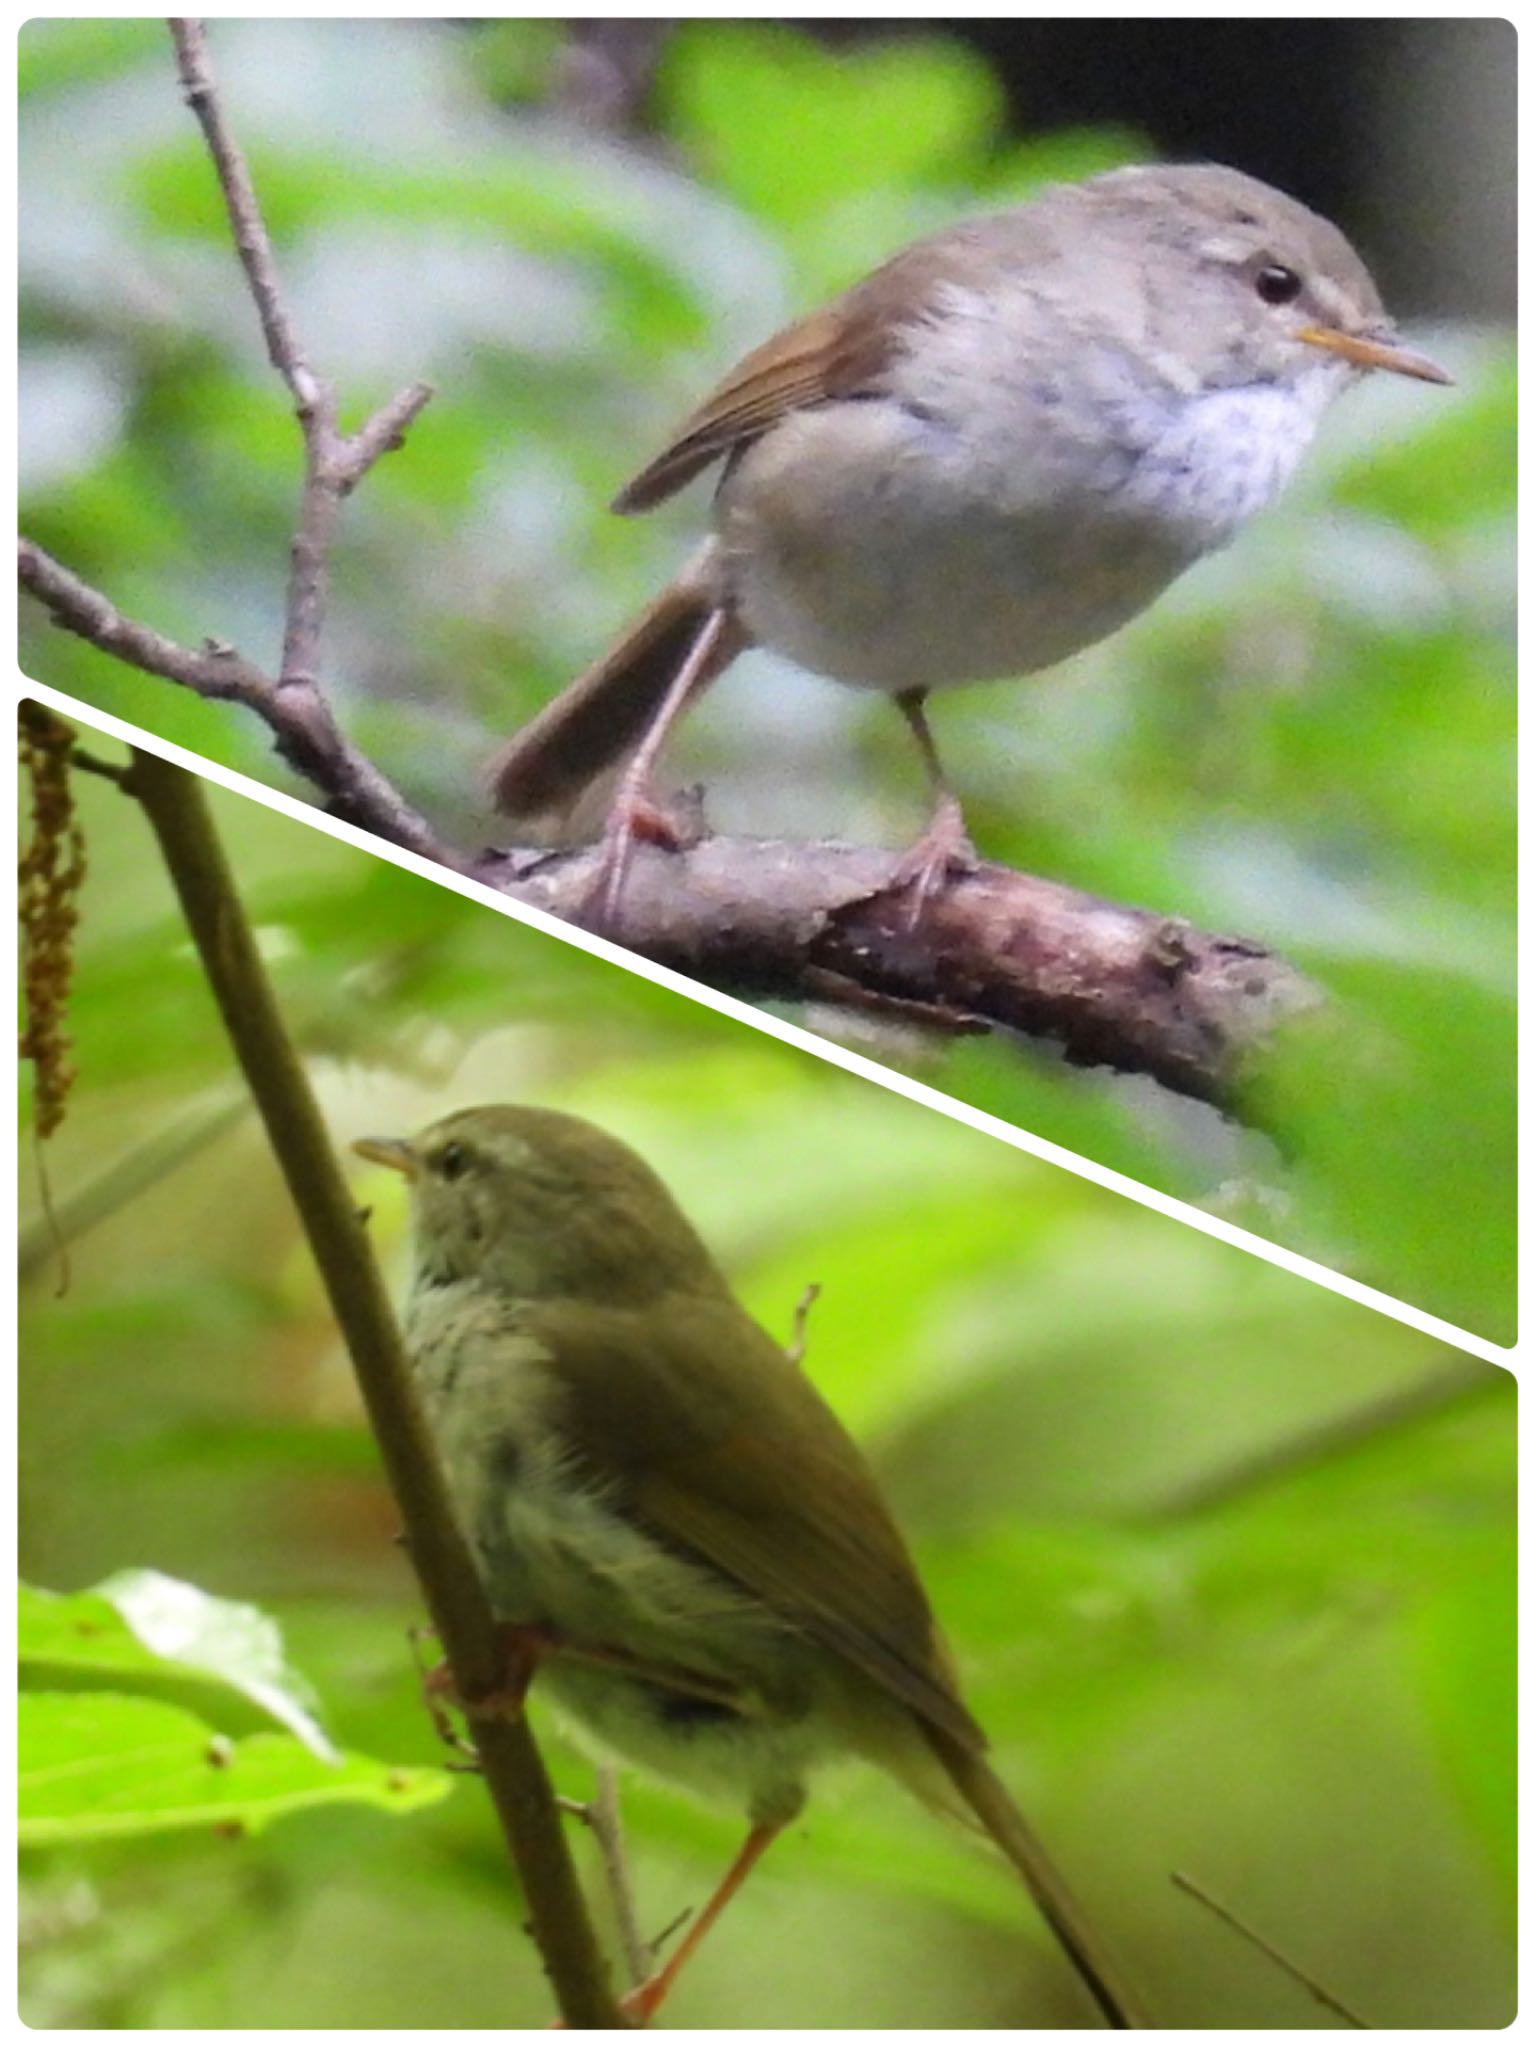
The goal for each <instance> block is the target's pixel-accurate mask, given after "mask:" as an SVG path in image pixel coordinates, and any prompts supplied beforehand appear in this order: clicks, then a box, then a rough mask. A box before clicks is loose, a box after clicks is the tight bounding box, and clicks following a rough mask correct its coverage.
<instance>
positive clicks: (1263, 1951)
mask: <svg viewBox="0 0 1536 2048" xmlns="http://www.w3.org/2000/svg"><path fill="white" fill-rule="evenodd" d="M1168 1876H1169V1880H1170V1882H1171V1883H1172V1884H1174V1885H1175V1886H1176V1887H1177V1888H1178V1890H1179V1891H1181V1892H1187V1893H1188V1894H1189V1896H1190V1897H1191V1898H1192V1899H1198V1900H1199V1902H1200V1904H1201V1905H1202V1906H1204V1907H1205V1909H1206V1911H1207V1912H1208V1913H1214V1914H1215V1915H1216V1918H1217V1919H1218V1920H1220V1921H1221V1922H1222V1923H1223V1924H1224V1925H1225V1926H1227V1927H1230V1928H1231V1929H1232V1931H1233V1933H1234V1934H1240V1935H1241V1936H1242V1938H1243V1940H1244V1941H1247V1942H1251V1943H1252V1944H1253V1946H1254V1947H1255V1948H1256V1949H1257V1950H1258V1951H1259V1953H1260V1955H1263V1956H1267V1957H1268V1958H1269V1960H1270V1961H1271V1962H1272V1963H1273V1964H1274V1965H1275V1967H1276V1969H1278V1970H1283V1971H1284V1972H1285V1974H1286V1976H1287V1977H1289V1978H1290V1979H1291V1980H1292V1982H1293V1983H1296V1984H1299V1985H1300V1986H1301V1988H1302V1989H1303V1991H1306V1992H1308V1993H1310V1995H1311V1996H1312V1997H1313V1998H1315V1999H1316V2000H1317V2002H1318V2004H1319V2005H1321V2006H1325V2007H1326V2008H1327V2010H1328V2011H1329V2012H1331V2013H1333V2014H1335V2015H1336V2016H1337V2017H1338V2018H1339V2019H1341V2020H1343V2022H1344V2024H1345V2025H1346V2026H1348V2027H1358V2028H1360V2029H1361V2031H1362V2032H1365V2033H1369V2032H1370V2030H1371V2023H1370V2021H1369V2020H1363V2019H1361V2017H1360V2015H1359V2014H1358V2013H1356V2012H1351V2011H1350V2009H1349V2007H1348V2006H1347V2005H1346V2004H1345V2003H1344V2001H1343V1999H1342V1998H1339V1997H1337V1996H1336V1995H1335V1994H1334V1993H1333V1992H1332V1991H1330V1990H1329V1989H1328V1987H1327V1985H1326V1984H1319V1983H1318V1981H1317V1979H1316V1978H1315V1977H1311V1976H1309V1975H1308V1974H1307V1972H1306V1971H1305V1970H1303V1969H1302V1968H1301V1966H1300V1965H1299V1964H1298V1963H1294V1962H1292V1960H1291V1958H1290V1957H1289V1956H1288V1955H1286V1954H1285V1953H1284V1951H1283V1950H1281V1949H1278V1948H1276V1947H1275V1945H1274V1943H1273V1942H1272V1941H1266V1940H1265V1939H1264V1937H1263V1935H1262V1934H1260V1933H1259V1932H1258V1930H1257V1929H1256V1928H1253V1927H1250V1926H1249V1925H1248V1923H1247V1921H1246V1920H1240V1919H1239V1918H1238V1916H1237V1915H1236V1913H1234V1912H1232V1911H1231V1909H1230V1908H1229V1907H1227V1906H1224V1905H1222V1904H1221V1902H1220V1900H1219V1899H1213V1898H1212V1897H1211V1895H1210V1893H1209V1892H1208V1891H1206V1890H1205V1889H1204V1888H1203V1887H1202V1886H1200V1885H1198V1884H1196V1883H1195V1880H1194V1879H1193V1878H1192V1877H1186V1876H1185V1874H1184V1872H1183V1871H1182V1870H1170V1871H1169V1873H1168Z"/></svg>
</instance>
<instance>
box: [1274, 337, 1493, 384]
mask: <svg viewBox="0 0 1536 2048" xmlns="http://www.w3.org/2000/svg"><path fill="white" fill-rule="evenodd" d="M1296 339H1297V340H1298V341H1310V342H1311V344H1312V346H1313V347H1314V348H1326V349H1330V350H1331V351H1332V352H1333V354H1334V355H1336V356H1343V357H1344V359H1345V361H1346V362H1351V363H1359V364H1360V366H1361V368H1362V369H1366V370H1396V372H1397V374H1398V375H1399V377H1418V378H1419V379H1421V380H1422V382H1424V383H1425V384H1454V383H1455V381H1456V379H1455V378H1454V377H1453V376H1452V375H1451V374H1450V372H1449V371H1448V370H1442V369H1441V367H1440V365H1439V364H1438V363H1437V362H1436V361H1435V360H1434V358H1433V357H1432V356H1421V355H1420V354H1419V352H1418V350H1417V349H1415V348H1404V347H1403V346H1402V344H1401V342H1399V341H1396V340H1394V339H1393V338H1392V337H1391V336H1390V335H1381V334H1346V333H1345V332H1344V330H1343V329H1342V328H1341V327H1303V328H1302V330H1301V332H1300V333H1299V334H1298V335H1297V337H1296Z"/></svg>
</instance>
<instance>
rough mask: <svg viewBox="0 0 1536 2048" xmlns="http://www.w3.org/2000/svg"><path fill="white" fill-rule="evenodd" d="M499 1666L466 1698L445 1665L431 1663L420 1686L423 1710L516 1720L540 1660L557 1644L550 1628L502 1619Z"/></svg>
mask: <svg viewBox="0 0 1536 2048" xmlns="http://www.w3.org/2000/svg"><path fill="white" fill-rule="evenodd" d="M497 1636H498V1638H499V1641H500V1647H501V1653H502V1668H501V1673H500V1675H499V1676H498V1678H497V1680H496V1683H495V1684H494V1685H493V1686H492V1687H491V1688H490V1690H489V1691H486V1692H479V1693H476V1694H475V1695H474V1696H473V1697H472V1698H466V1697H465V1695H464V1694H463V1693H462V1692H460V1690H459V1687H458V1683H457V1681H456V1680H455V1678H454V1675H453V1672H452V1670H451V1669H450V1668H449V1666H448V1665H447V1664H438V1665H435V1666H434V1667H433V1668H432V1670H430V1671H428V1672H426V1673H425V1675H424V1677H423V1680H422V1689H423V1691H424V1692H425V1693H426V1696H427V1710H428V1712H429V1713H431V1714H432V1716H433V1719H434V1720H436V1719H437V1714H436V1711H435V1709H436V1706H437V1705H440V1704H447V1705H448V1706H451V1707H457V1708H458V1710H459V1712H460V1713H461V1714H463V1715H464V1716H465V1717H466V1718H467V1719H468V1720H470V1721H520V1720H521V1719H522V1716H523V1710H524V1708H525V1706H526V1705H527V1701H528V1688H529V1686H531V1685H532V1683H533V1679H534V1674H535V1672H536V1671H537V1670H538V1668H539V1665H540V1664H541V1663H542V1662H543V1660H544V1659H545V1658H546V1657H548V1656H552V1655H553V1654H554V1652H555V1651H556V1650H558V1648H559V1647H560V1644H559V1638H558V1637H557V1636H555V1635H554V1634H553V1633H552V1632H551V1631H550V1630H548V1629H545V1628H540V1627H537V1626H536V1625H534V1624H532V1623H527V1622H510V1621H509V1622H503V1623H502V1624H501V1625H500V1627H499V1628H498V1630H497Z"/></svg>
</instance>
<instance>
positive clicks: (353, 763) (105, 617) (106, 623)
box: [16, 538, 463, 868]
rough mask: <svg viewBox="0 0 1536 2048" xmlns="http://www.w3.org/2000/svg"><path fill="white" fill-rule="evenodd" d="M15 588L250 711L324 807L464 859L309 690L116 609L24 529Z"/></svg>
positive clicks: (126, 651) (447, 859) (188, 684)
mask: <svg viewBox="0 0 1536 2048" xmlns="http://www.w3.org/2000/svg"><path fill="white" fill-rule="evenodd" d="M16 570H17V576H18V579H19V581H20V583H21V587H22V588H23V590H29V591H31V593H32V595H33V596H34V597H35V598H37V599H39V600H40V601H41V602H42V603H43V604H45V605H46V606H47V607H48V610H49V612H50V614H51V615H52V618H53V621H54V623H55V625H58V626H62V627H63V628H64V630H65V631H66V632H69V633H74V634H76V635H77V636H78V637H79V638H80V639H82V640H86V641H89V643H90V644H91V646H93V647H99V648H100V649H101V650H102V652H103V653H105V654H113V655H116V657H117V658H118V660H119V661H126V662H127V663H128V664H129V665H130V666H131V667H133V668H137V669H142V670H143V671H144V672H145V674H146V675H152V676H163V677H164V678H165V680H166V681H167V682H170V683H180V684H181V686H182V687H183V689H187V690H193V691H195V692H196V693H197V695H198V696H199V697H209V698H216V699H220V698H221V699H227V700H228V701H229V702H231V703H234V704H242V705H244V706H245V708H246V709H247V710H248V711H254V712H255V713H256V715H257V717H258V718H260V719H262V720H263V721H264V722H265V723H266V725H267V726H268V727H269V729H270V730H271V732H272V734H273V737H274V739H275V740H276V743H277V750H278V752H279V753H280V754H281V755H282V757H283V759H284V760H285V761H286V762H287V763H288V765H289V766H290V767H291V768H293V769H294V770H295V771H296V773H298V774H299V775H302V776H303V777H304V779H305V780H306V781H307V782H310V783H312V784H313V785H314V786H315V787H316V788H318V789H320V790H322V791H324V792H325V794H326V797H327V799H328V801H327V804H326V808H327V809H328V810H329V811H330V812H331V813H332V815H333V816H335V817H338V818H345V819H346V820H347V822H348V823H349V824H352V825H360V826H362V827H363V829H364V830H365V831H368V832H377V833H378V834H379V835H380V836H381V837H382V838H385V839H389V840H392V841H393V842H394V844H395V845H396V846H403V847H405V848H406V849H407V851H408V852H411V853H419V854H420V855H422V856H423V858H424V859H426V860H435V861H439V862H441V863H442V865H443V866H444V867H449V868H458V867H460V866H462V865H463V863H462V862H461V861H460V859H459V857H458V856H457V855H456V854H454V853H453V852H452V851H451V850H450V849H449V848H448V847H446V846H445V845H444V844H443V842H442V841H441V840H440V839H439V838H438V836H437V834H436V833H435V832H434V831H433V830H432V828H431V826H430V825H429V824H428V823H427V821H426V819H425V818H423V817H421V816H420V814H419V813H418V812H416V811H414V810H413V809H412V808H411V806H410V805H409V804H408V803H407V802H406V801H405V799H404V798H403V797H402V796H401V795H400V793H399V792H398V790H396V788H395V787H394V785H393V783H391V782H390V781H389V780H388V779H387V777H385V776H383V775H381V774H380V772H379V770H378V769H377V768H375V767H374V765H373V763H372V762H371V761H370V760H369V759H368V757H367V756H366V755H365V754H361V753H359V752H358V750H357V749H356V748H355V747H354V746H353V745H352V744H351V743H350V741H348V740H346V739H345V738H343V736H342V733H341V730H340V728H339V727H338V726H337V724H336V721H335V720H334V719H333V718H332V717H331V714H330V710H329V708H328V707H327V705H326V702H325V699H324V698H323V697H322V696H321V694H320V692H319V691H318V690H281V689H279V687H278V684H277V682H276V681H275V680H274V678H273V677H271V676H269V675H267V674H266V673H265V672H264V671H263V670H261V669H259V668H257V667H256V666H255V664H254V663H253V662H249V661H247V660H246V659H245V658H244V656H243V655H240V654H238V653H237V652H236V651H235V649H234V648H233V647H230V646H229V645H227V644H226V643H225V642H224V641H221V640H205V641H204V643H203V645H202V647H201V648H196V649H194V648H191V647H183V646H182V645H181V644H180V643H179V642H178V641H175V640H168V639H167V638H166V636H165V635H164V634H163V633H157V632H156V631H155V629H154V627H153V626H145V625H141V624H140V623H139V622H138V621H137V620H136V619H129V618H125V617H124V615H123V614H122V613H121V612H120V611H119V610H118V609H117V607H116V606H115V605H114V604H113V603H112V602H111V600H110V599H109V598H106V597H104V596H103V595H102V593H101V592H100V591H99V590H95V589H93V588H92V586H91V585H90V584H89V583H85V582H83V581H82V580H81V579H80V577H78V576H76V575H75V574H74V573H73V571H72V570H69V569H66V568H65V567H64V565H63V563H62V562H56V561H55V560H54V559H53V557H52V555H50V554H47V553H46V552H45V551H44V550H43V549H42V548H40V547H38V546H37V544H36V543H35V542H34V541H30V540H27V539H25V538H23V539H22V540H20V541H18V543H17V548H16Z"/></svg>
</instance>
